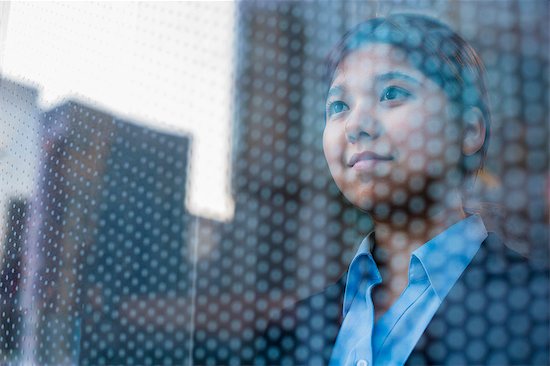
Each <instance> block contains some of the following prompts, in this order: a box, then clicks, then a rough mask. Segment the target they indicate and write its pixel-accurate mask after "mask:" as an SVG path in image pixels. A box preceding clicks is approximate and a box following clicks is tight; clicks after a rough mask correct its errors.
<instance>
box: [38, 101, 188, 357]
mask: <svg viewBox="0 0 550 366" xmlns="http://www.w3.org/2000/svg"><path fill="white" fill-rule="evenodd" d="M43 129H44V131H45V141H46V146H45V151H44V155H43V158H42V164H43V166H42V172H43V173H42V177H41V181H42V182H43V183H42V185H41V189H40V196H39V197H38V201H39V202H40V204H41V207H40V214H39V215H37V216H36V217H40V218H41V221H40V222H38V223H35V224H36V229H35V230H36V232H35V237H36V238H37V241H36V244H37V246H38V247H37V248H36V249H37V250H38V252H41V253H43V255H42V257H41V261H40V262H39V263H38V264H37V269H35V270H36V271H37V273H36V276H35V278H40V279H41V281H39V282H40V283H36V284H35V285H36V286H37V288H38V290H37V292H38V294H39V296H37V297H38V298H39V299H40V301H41V303H39V304H38V309H39V312H40V314H41V315H42V316H41V317H39V319H40V320H39V324H37V325H36V326H37V329H39V330H40V331H39V333H38V336H37V337H38V340H37V351H38V352H37V361H38V362H39V363H64V362H67V360H72V361H71V362H76V361H78V363H81V364H106V363H108V364H113V363H115V364H123V363H132V362H130V360H135V362H137V363H161V362H163V361H166V360H171V362H172V363H183V362H184V360H185V357H186V348H185V345H184V344H178V345H177V346H171V348H169V349H165V348H164V347H168V345H167V342H165V341H164V339H163V338H162V337H161V339H160V340H159V336H160V335H162V334H164V335H165V336H166V339H168V340H172V341H174V340H175V339H181V340H182V341H184V340H185V339H186V338H188V337H186V335H185V334H184V333H183V332H185V330H186V328H185V326H184V325H185V324H187V323H188V316H187V312H186V311H187V310H188V309H189V308H190V305H191V304H189V303H185V301H183V300H181V299H184V298H186V296H187V295H188V291H189V288H190V286H189V283H188V279H189V275H190V272H189V271H190V267H189V266H188V263H189V254H188V253H187V248H188V245H187V241H188V236H187V227H188V225H187V221H188V219H187V217H188V215H187V214H186V212H185V209H184V199H185V187H186V173H187V161H188V156H187V154H188V146H189V140H188V139H187V138H186V137H180V136H172V135H167V134H163V133H159V132H156V131H153V130H150V129H147V128H143V127H140V126H137V125H134V124H132V123H129V122H126V121H122V120H119V119H117V118H116V117H114V116H112V115H109V114H107V113H105V112H101V111H98V110H96V109H93V108H91V107H87V106H84V105H81V104H79V103H74V102H69V103H66V104H63V105H61V106H59V107H56V108H54V109H53V110H51V111H49V112H47V113H45V114H44V117H43ZM151 298H155V299H164V300H166V301H170V299H180V302H179V307H178V308H177V309H173V310H174V311H175V312H177V314H178V317H176V318H175V324H171V325H176V328H177V329H175V330H173V331H172V333H173V334H171V333H170V332H171V330H170V328H169V327H168V323H161V324H158V327H156V328H155V332H154V334H155V337H153V336H152V333H151V332H152V331H151V329H150V327H151V326H152V325H151V324H141V323H140V319H134V318H132V313H133V310H134V308H136V307H137V304H138V303H139V301H140V300H142V299H143V300H147V299H151ZM128 304H134V305H132V306H129V305H128ZM148 311H149V312H151V311H153V312H155V311H158V313H157V315H158V316H159V317H161V316H163V315H164V314H165V313H166V309H165V308H164V307H162V306H160V307H159V308H158V309H156V310H155V309H148ZM178 322H179V327H178V326H177V325H178V324H177V323H178ZM176 332H178V333H176ZM44 337H46V338H44ZM182 343H185V342H182ZM51 344H56V345H57V347H56V349H54V350H52V349H51Z"/></svg>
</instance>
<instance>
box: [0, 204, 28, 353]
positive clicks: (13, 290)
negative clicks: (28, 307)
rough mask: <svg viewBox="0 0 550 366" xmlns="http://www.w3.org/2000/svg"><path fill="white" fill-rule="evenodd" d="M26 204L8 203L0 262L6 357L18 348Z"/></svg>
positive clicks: (0, 336) (1, 336)
mask: <svg viewBox="0 0 550 366" xmlns="http://www.w3.org/2000/svg"><path fill="white" fill-rule="evenodd" d="M27 214H28V205H27V203H26V202H25V201H22V200H13V201H11V202H10V203H9V209H8V215H7V217H8V221H7V225H6V228H7V230H6V236H5V240H2V242H1V245H2V246H3V257H2V260H1V261H0V314H1V318H0V355H6V357H7V359H9V358H11V357H13V356H14V354H15V353H16V352H18V351H19V345H20V341H21V316H22V314H23V312H22V311H21V306H20V301H21V269H22V268H21V267H22V265H21V264H22V261H23V245H22V244H23V237H24V232H25V228H26V225H25V224H26V219H27ZM4 360H5V359H3V358H0V361H4Z"/></svg>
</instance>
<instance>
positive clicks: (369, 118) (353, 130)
mask: <svg viewBox="0 0 550 366" xmlns="http://www.w3.org/2000/svg"><path fill="white" fill-rule="evenodd" d="M345 130H346V137H347V140H348V141H349V142H350V143H352V144H354V143H356V142H358V141H359V140H362V139H371V140H373V139H376V138H378V136H380V133H381V130H380V123H378V119H377V117H376V115H375V113H373V111H372V110H365V109H356V110H355V111H354V112H352V113H350V115H349V117H348V119H347V121H346V125H345Z"/></svg>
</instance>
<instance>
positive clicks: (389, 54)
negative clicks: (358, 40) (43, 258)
mask: <svg viewBox="0 0 550 366" xmlns="http://www.w3.org/2000/svg"><path fill="white" fill-rule="evenodd" d="M392 71H401V72H404V73H406V74H408V75H410V76H412V77H415V78H416V79H418V80H422V79H424V75H423V74H422V72H420V71H419V70H418V69H416V68H415V67H413V66H412V65H411V64H410V62H409V61H408V60H407V57H406V54H405V52H404V51H402V50H401V49H399V48H397V47H394V46H391V45H388V44H377V43H373V44H368V45H365V46H363V47H361V48H358V49H356V50H354V51H352V52H351V53H349V54H348V55H346V56H345V57H344V58H343V59H342V61H341V62H340V63H339V64H338V67H337V68H336V70H335V72H334V78H333V84H342V83H347V82H349V81H352V80H360V79H361V80H364V79H370V78H374V77H376V76H377V75H380V74H383V73H388V72H392Z"/></svg>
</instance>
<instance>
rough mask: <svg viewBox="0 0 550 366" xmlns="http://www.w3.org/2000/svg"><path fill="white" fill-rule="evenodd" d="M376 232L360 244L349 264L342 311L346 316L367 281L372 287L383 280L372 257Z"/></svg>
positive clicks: (367, 284) (368, 285)
mask: <svg viewBox="0 0 550 366" xmlns="http://www.w3.org/2000/svg"><path fill="white" fill-rule="evenodd" d="M373 235H374V232H371V233H370V234H368V235H367V236H366V237H365V239H363V241H362V242H361V244H360V245H359V248H358V249H357V253H356V254H355V257H353V260H352V261H351V263H350V265H349V270H348V275H347V279H346V288H345V291H344V306H343V308H342V312H343V315H344V317H345V316H346V314H347V312H348V311H349V309H350V307H351V303H352V302H353V299H354V298H355V295H356V294H357V292H358V291H359V287H360V285H361V283H362V282H363V281H365V283H366V286H367V287H372V286H374V285H376V284H378V283H380V282H382V276H380V272H379V271H378V267H377V266H376V263H375V262H374V258H372V255H371V250H372V247H373V245H374V237H373Z"/></svg>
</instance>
